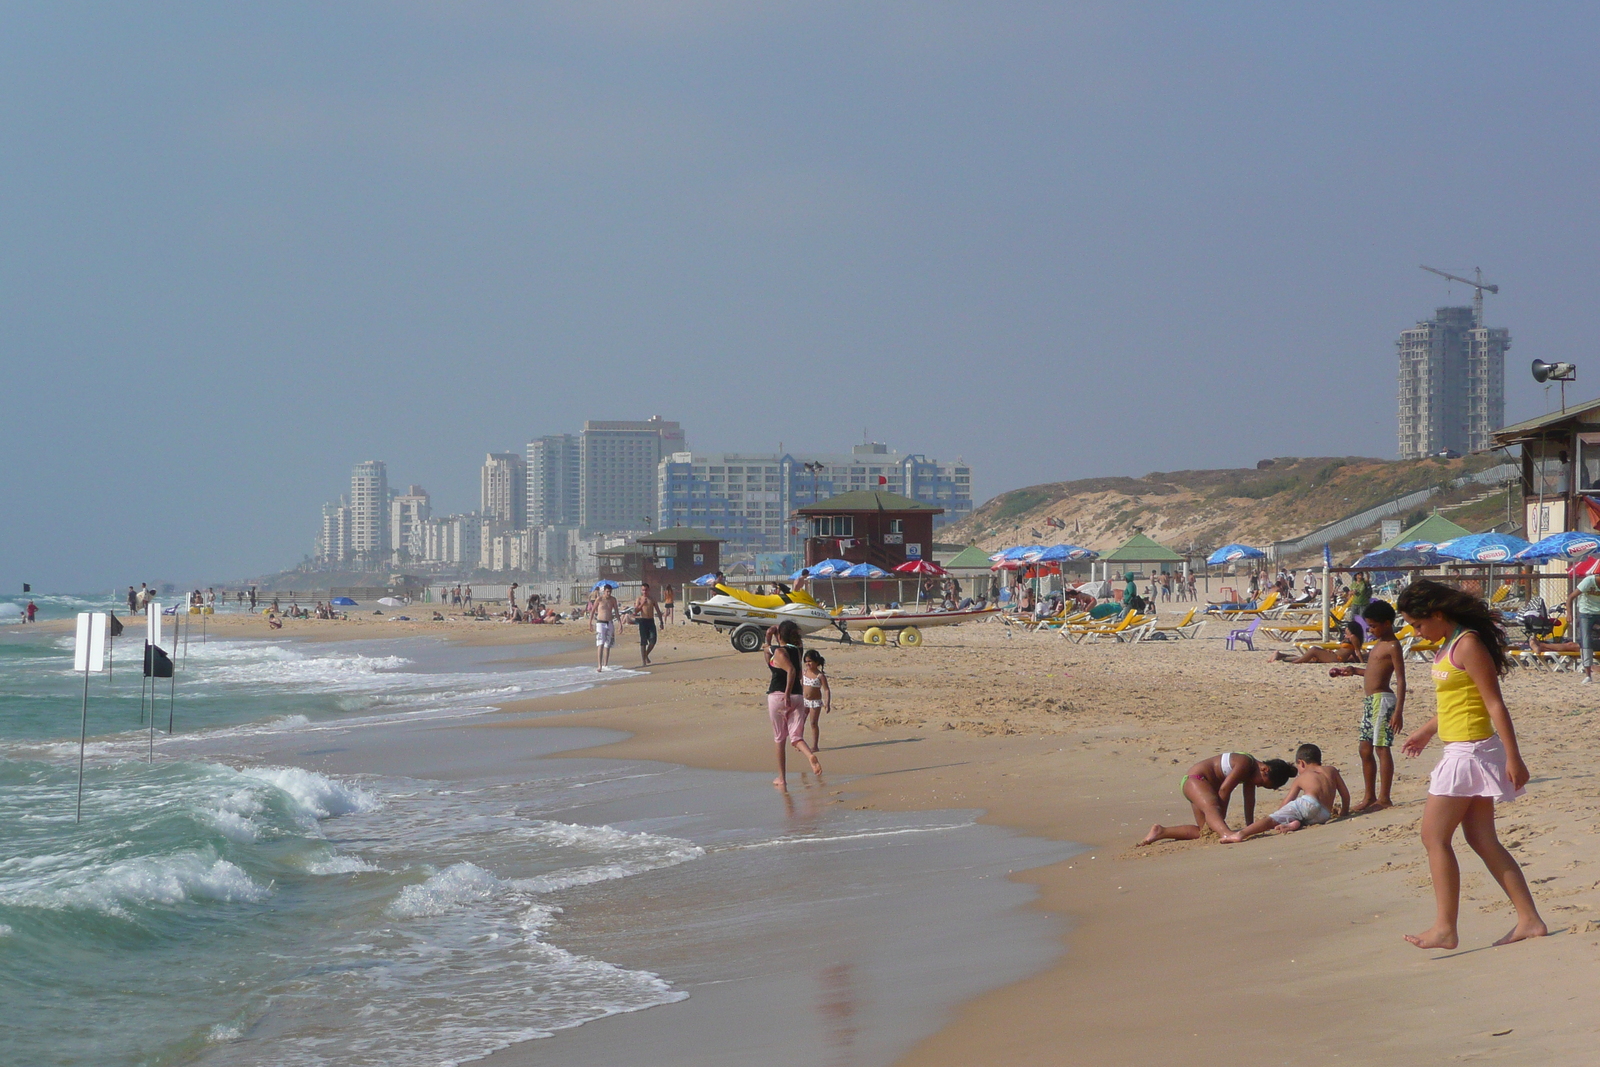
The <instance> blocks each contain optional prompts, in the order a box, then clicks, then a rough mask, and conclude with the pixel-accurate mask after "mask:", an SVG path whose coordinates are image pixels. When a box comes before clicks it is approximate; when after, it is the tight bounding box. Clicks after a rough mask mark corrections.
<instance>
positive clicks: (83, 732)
mask: <svg viewBox="0 0 1600 1067" xmlns="http://www.w3.org/2000/svg"><path fill="white" fill-rule="evenodd" d="M88 741H89V668H88V667H87V666H85V667H84V668H83V725H82V727H81V728H80V729H79V731H78V819H77V821H78V822H82V821H83V749H84V746H85V745H86V744H88Z"/></svg>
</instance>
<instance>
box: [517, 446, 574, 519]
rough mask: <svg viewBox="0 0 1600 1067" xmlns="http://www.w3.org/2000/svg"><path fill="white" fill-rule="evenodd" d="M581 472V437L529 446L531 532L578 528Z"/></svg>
mask: <svg viewBox="0 0 1600 1067" xmlns="http://www.w3.org/2000/svg"><path fill="white" fill-rule="evenodd" d="M580 470H581V468H580V466H579V463H578V435H577V434H575V433H559V434H549V435H547V436H544V437H540V438H536V439H535V440H532V441H529V442H528V518H527V524H528V529H530V530H537V529H540V528H542V527H545V526H577V525H578V497H579V495H580V494H579V491H578V483H579V479H580V473H579V472H580Z"/></svg>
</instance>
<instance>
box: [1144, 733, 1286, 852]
mask: <svg viewBox="0 0 1600 1067" xmlns="http://www.w3.org/2000/svg"><path fill="white" fill-rule="evenodd" d="M1294 774H1295V771H1294V767H1293V766H1292V765H1291V764H1290V763H1289V762H1288V761H1286V760H1281V759H1269V760H1258V759H1256V758H1255V757H1254V756H1252V755H1250V754H1249V753H1248V752H1224V753H1222V754H1221V755H1218V756H1212V757H1211V758H1210V759H1203V760H1201V761H1200V762H1199V763H1196V764H1195V765H1194V766H1193V767H1190V768H1189V773H1188V774H1186V775H1184V777H1183V795H1184V797H1185V799H1187V800H1188V801H1189V805H1190V807H1192V808H1193V809H1194V822H1193V823H1186V824H1184V825H1182V826H1162V825H1161V824H1160V823H1156V824H1155V825H1154V826H1152V827H1150V832H1149V833H1148V834H1146V835H1145V838H1144V840H1143V841H1140V842H1139V844H1140V845H1153V844H1155V843H1156V842H1157V841H1194V840H1196V839H1197V838H1199V837H1200V836H1202V835H1203V834H1204V833H1205V832H1206V830H1207V829H1208V828H1209V829H1210V830H1211V831H1212V832H1213V833H1216V834H1217V835H1219V836H1220V835H1222V834H1225V833H1228V832H1229V830H1228V801H1229V800H1230V799H1231V798H1232V797H1233V791H1234V790H1235V789H1237V788H1239V787H1240V786H1241V785H1242V786H1244V822H1245V825H1246V826H1249V825H1250V824H1251V823H1252V822H1254V821H1255V817H1256V787H1257V786H1260V787H1262V788H1264V789H1282V788H1283V787H1284V784H1285V783H1287V782H1288V781H1289V779H1291V778H1293V777H1294Z"/></svg>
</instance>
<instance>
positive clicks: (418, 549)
mask: <svg viewBox="0 0 1600 1067" xmlns="http://www.w3.org/2000/svg"><path fill="white" fill-rule="evenodd" d="M432 514H433V509H432V508H431V507H430V506H429V503H428V491H427V490H426V489H424V488H422V486H420V485H412V486H407V487H406V491H405V492H404V493H401V494H399V495H398V496H396V497H395V498H394V499H393V500H391V501H389V548H390V550H391V551H392V552H393V554H394V562H395V563H411V562H416V561H420V560H421V559H423V558H424V555H425V552H426V548H427V545H426V541H427V538H426V535H425V533H424V527H425V526H426V524H427V522H428V519H429V517H430V516H431V515H432Z"/></svg>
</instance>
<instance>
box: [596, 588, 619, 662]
mask: <svg viewBox="0 0 1600 1067" xmlns="http://www.w3.org/2000/svg"><path fill="white" fill-rule="evenodd" d="M599 593H600V595H599V596H597V597H595V598H594V647H595V653H596V656H597V659H598V662H597V664H596V666H595V673H597V674H598V673H599V672H600V671H603V670H605V669H606V664H608V663H610V662H611V646H612V645H614V644H616V643H617V598H616V597H614V596H612V595H611V587H610V586H609V585H602V586H601V587H600V589H599Z"/></svg>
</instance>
